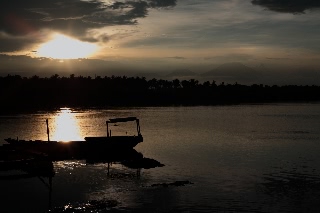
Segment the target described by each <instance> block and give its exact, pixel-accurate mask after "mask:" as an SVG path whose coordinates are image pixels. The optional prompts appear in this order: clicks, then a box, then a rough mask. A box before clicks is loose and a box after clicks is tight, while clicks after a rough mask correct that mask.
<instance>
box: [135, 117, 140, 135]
mask: <svg viewBox="0 0 320 213" xmlns="http://www.w3.org/2000/svg"><path fill="white" fill-rule="evenodd" d="M136 122H137V132H138V135H140V124H139V119H137V120H136Z"/></svg>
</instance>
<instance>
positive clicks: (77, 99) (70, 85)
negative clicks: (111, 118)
mask: <svg viewBox="0 0 320 213" xmlns="http://www.w3.org/2000/svg"><path fill="white" fill-rule="evenodd" d="M0 97H1V105H0V109H1V111H2V112H8V111H23V110H47V109H48V110H49V109H55V108H59V107H62V106H68V107H84V108H91V107H95V108H104V107H118V106H119V107H129V106H172V105H175V106H179V105H185V106H189V105H224V104H246V103H275V102H315V101H319V100H320V87H319V86H316V85H312V86H298V85H285V86H277V85H273V86H269V85H262V84H253V85H250V86H248V85H241V84H238V83H234V84H225V83H224V82H222V83H220V84H219V85H217V84H216V82H215V81H212V82H209V81H205V82H203V83H200V82H199V81H198V80H195V79H190V80H179V79H175V80H163V79H155V78H153V79H150V80H147V79H146V78H145V77H127V76H110V77H108V76H105V77H101V76H96V77H95V78H91V77H90V76H88V77H84V76H81V75H80V76H75V75H74V74H71V75H70V76H69V77H60V76H59V75H58V74H55V75H52V76H51V77H49V78H47V77H44V78H43V77H39V76H36V75H35V76H32V77H28V78H27V77H21V76H19V75H7V76H5V77H0Z"/></svg>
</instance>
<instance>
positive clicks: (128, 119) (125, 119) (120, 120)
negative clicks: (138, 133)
mask: <svg viewBox="0 0 320 213" xmlns="http://www.w3.org/2000/svg"><path fill="white" fill-rule="evenodd" d="M137 120H139V119H137V118H136V117H127V118H112V119H109V121H107V123H118V122H128V121H137Z"/></svg>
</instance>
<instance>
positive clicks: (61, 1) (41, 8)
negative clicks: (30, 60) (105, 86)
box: [0, 0, 176, 52]
mask: <svg viewBox="0 0 320 213" xmlns="http://www.w3.org/2000/svg"><path fill="white" fill-rule="evenodd" d="M175 5H176V0H115V1H114V2H113V3H112V4H106V3H104V2H103V1H101V0H67V1H66V0H28V1H26V0H1V1H0V33H1V32H3V33H5V34H7V35H10V36H24V35H28V34H32V33H37V32H39V30H41V29H49V30H53V31H57V32H61V33H64V34H69V35H72V36H76V37H78V38H79V39H82V40H87V41H88V40H92V38H86V32H87V30H88V29H93V28H101V27H105V26H112V25H132V24H136V23H137V19H138V18H144V17H146V16H147V15H148V9H150V8H166V7H173V6H175ZM104 40H106V39H104ZM0 42H1V43H3V42H4V40H3V39H2V38H1V37H0ZM17 46H18V45H15V46H12V48H11V49H12V50H18V47H17ZM7 49H8V47H7V48H6V50H7ZM1 51H4V49H2V48H1V47H0V52H1Z"/></svg>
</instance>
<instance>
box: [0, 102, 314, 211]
mask: <svg viewBox="0 0 320 213" xmlns="http://www.w3.org/2000/svg"><path fill="white" fill-rule="evenodd" d="M127 116H137V117H139V118H140V125H141V132H142V135H143V136H144V142H143V143H140V144H139V145H138V146H136V147H135V149H136V150H137V151H138V152H141V153H142V154H143V155H144V156H145V157H148V158H153V159H156V160H158V161H160V162H161V163H163V164H165V166H164V167H161V168H154V169H149V170H145V169H144V170H142V172H141V176H140V177H137V176H136V170H134V169H129V168H126V167H124V166H122V165H120V164H113V165H112V167H111V169H110V175H109V176H108V175H107V165H106V164H103V163H100V164H94V165H87V164H86V162H85V161H80V160H74V161H72V160H69V161H60V162H55V163H54V166H55V176H54V177H53V179H52V188H53V190H52V193H51V195H50V193H49V190H48V188H47V186H46V184H45V183H47V182H48V180H47V179H45V178H43V179H42V180H43V181H44V182H42V181H41V180H40V179H39V178H37V177H34V178H26V179H17V180H11V179H5V178H2V179H1V180H0V200H1V206H0V209H1V212H47V211H48V208H49V207H51V209H53V210H52V211H54V212H108V211H114V212H318V211H319V210H320V206H319V200H320V155H319V154H320V128H319V127H320V104H278V105H245V106H214V107H154V108H130V109H109V110H79V109H78V110H75V109H71V110H68V109H62V110H60V111H56V112H37V113H33V114H15V115H6V116H3V115H2V116H0V139H1V142H0V143H4V141H3V139H4V138H8V137H12V138H16V137H19V138H21V139H28V140H29V139H41V140H47V135H46V125H45V119H46V118H49V124H50V130H51V131H50V137H51V139H52V140H65V141H67V140H83V138H84V137H85V136H103V135H106V125H105V122H106V120H108V119H109V118H113V117H127ZM113 128H114V129H113V134H114V135H115V134H134V133H133V132H130V130H131V129H133V130H135V128H134V126H125V125H122V124H121V125H119V126H114V127H113ZM128 129H129V130H128ZM10 172H18V171H10ZM7 173H8V172H7V171H6V172H1V174H0V176H1V177H4V176H5V175H7ZM186 180H188V181H190V182H192V183H193V184H187V185H184V186H174V185H167V187H165V186H164V185H161V184H163V183H167V184H169V183H174V182H175V181H186ZM157 184H158V185H157ZM93 201H94V202H97V203H98V204H99V205H96V207H94V208H91V209H88V208H85V207H87V206H88V205H89V203H90V202H93ZM110 203H111V204H112V205H109V204H110ZM111 206H112V207H111Z"/></svg>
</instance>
